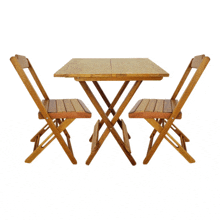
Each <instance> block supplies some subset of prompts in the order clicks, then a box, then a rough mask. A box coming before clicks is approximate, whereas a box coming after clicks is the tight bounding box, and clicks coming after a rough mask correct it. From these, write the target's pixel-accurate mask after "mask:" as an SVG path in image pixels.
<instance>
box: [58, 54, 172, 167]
mask: <svg viewBox="0 0 220 220" xmlns="http://www.w3.org/2000/svg"><path fill="white" fill-rule="evenodd" d="M54 76H55V77H74V79H75V80H76V81H78V82H79V83H80V84H81V86H82V87H83V89H84V91H85V92H86V94H87V95H88V97H89V99H90V100H91V102H92V103H93V105H94V107H95V108H96V110H97V111H98V113H99V114H100V116H101V118H102V120H101V121H99V120H98V121H97V123H96V125H95V127H94V132H93V135H92V137H91V138H90V141H92V150H91V154H90V156H89V157H88V159H87V161H86V164H87V165H89V164H90V162H91V161H92V159H93V158H94V156H95V155H96V153H97V152H98V150H99V148H100V147H101V146H102V144H103V142H104V141H105V139H106V137H107V136H108V134H109V133H110V132H111V133H112V135H113V136H114V138H115V139H116V141H117V142H118V144H119V146H120V147H121V149H122V150H123V152H124V153H125V155H126V156H127V158H128V159H129V161H130V162H131V164H132V165H135V164H136V162H135V160H134V158H133V157H132V155H131V150H130V145H129V140H128V139H129V138H130V135H129V134H128V132H127V128H126V125H125V123H124V121H123V120H120V119H119V117H120V116H121V114H122V112H123V111H124V109H125V108H126V106H127V105H128V103H129V101H130V100H131V98H132V97H133V95H134V94H135V92H136V91H137V89H138V88H139V86H140V84H141V83H142V81H143V80H162V79H163V77H167V76H169V74H168V73H167V72H166V71H164V70H163V69H162V68H160V67H159V66H158V65H156V64H155V63H154V62H152V61H151V60H149V59H147V58H128V59H126V58H124V59H120V58H114V59H107V58H106V59H83V58H82V59H71V60H70V61H69V62H68V63H67V64H65V65H64V66H63V67H62V68H61V69H60V70H58V71H57V72H56V73H55V74H54ZM86 81H92V82H93V84H94V85H95V87H96V89H97V90H98V92H99V93H100V95H101V97H102V98H103V100H104V101H105V103H106V105H107V106H108V110H107V111H106V112H104V111H103V109H102V107H101V105H100V104H99V102H98V101H97V99H96V97H95V96H94V94H93V93H92V91H91V90H90V88H89V86H88V84H87V82H86ZM97 81H124V83H123V85H122V87H121V89H120V90H119V91H118V93H117V95H116V96H115V98H114V100H113V101H112V103H110V102H109V100H108V98H107V96H106V95H105V93H104V92H103V90H102V88H101V87H100V85H99V83H98V82H97ZM130 81H135V83H134V85H133V87H132V88H131V90H130V91H129V92H128V95H127V96H126V98H125V99H124V101H123V102H122V104H121V105H120V107H119V109H118V111H117V112H116V111H115V110H114V106H115V105H116V103H117V102H118V100H119V98H120V97H121V95H122V93H123V92H124V90H125V88H126V87H127V85H128V83H129V82H130ZM110 113H112V114H113V118H112V120H111V121H110V120H109V118H108V116H109V114H110ZM116 122H117V123H118V124H119V125H120V127H121V128H122V131H123V140H122V138H121V137H120V136H119V134H118V133H117V131H116V130H115V128H114V125H115V124H116ZM104 123H105V124H106V126H107V128H106V129H105V131H104V132H103V134H102V135H101V137H100V138H99V139H98V134H99V130H100V128H101V127H102V125H103V124H104Z"/></svg>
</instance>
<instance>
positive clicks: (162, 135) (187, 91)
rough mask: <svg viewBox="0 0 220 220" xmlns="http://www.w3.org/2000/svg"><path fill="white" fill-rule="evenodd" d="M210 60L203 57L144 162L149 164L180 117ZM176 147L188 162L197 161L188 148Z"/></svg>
mask: <svg viewBox="0 0 220 220" xmlns="http://www.w3.org/2000/svg"><path fill="white" fill-rule="evenodd" d="M209 61H210V58H209V57H204V58H203V60H202V62H201V63H200V65H199V67H198V68H197V70H196V72H195V74H194V75H193V77H192V79H191V80H190V82H189V84H188V86H187V87H186V89H185V91H184V93H183V94H182V96H181V98H180V100H179V102H178V103H177V105H176V107H175V108H174V110H173V112H172V114H171V116H170V117H169V119H168V120H167V122H166V125H165V126H164V128H163V129H162V130H161V132H160V134H159V136H158V138H157V140H156V141H155V142H154V145H153V146H152V148H151V150H150V151H149V152H148V154H147V156H146V157H145V159H144V162H143V163H144V164H147V163H148V162H149V161H150V159H151V158H152V156H153V154H154V153H155V151H156V150H157V148H158V146H159V145H160V143H161V141H162V140H163V138H166V135H167V134H168V130H169V129H170V128H171V126H172V125H173V122H174V120H175V119H176V118H177V117H178V114H179V113H180V111H181V109H182V107H183V106H184V104H185V102H186V101H187V99H188V98H189V96H190V94H191V92H192V90H193V89H194V87H195V85H196V83H197V82H198V80H199V78H200V77H201V75H202V73H203V72H204V70H205V68H206V66H207V65H208V63H209ZM146 120H147V121H148V122H149V123H151V121H149V119H146ZM152 126H153V127H154V125H152ZM175 149H176V150H181V151H182V152H180V153H181V154H182V155H183V156H184V157H185V159H186V160H188V162H190V163H193V162H195V160H194V159H193V158H192V157H191V156H190V155H189V154H188V153H187V152H186V150H185V149H184V148H183V147H182V146H180V147H175Z"/></svg>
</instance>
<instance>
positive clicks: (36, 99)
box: [10, 57, 49, 118]
mask: <svg viewBox="0 0 220 220" xmlns="http://www.w3.org/2000/svg"><path fill="white" fill-rule="evenodd" d="M10 61H11V62H12V64H13V66H14V68H15V70H16V71H17V73H18V75H19V76H20V78H21V80H22V82H23V83H24V85H25V87H26V89H27V90H28V92H29V94H30V95H31V97H32V99H33V100H34V102H35V104H36V105H37V107H38V108H39V110H40V112H41V113H42V115H43V116H44V118H48V117H49V115H48V113H47V111H46V109H45V107H44V105H43V103H42V102H41V100H40V98H39V96H38V94H37V93H36V91H35V89H34V87H33V86H32V84H31V82H30V81H29V79H28V77H27V75H26V74H25V72H24V70H23V68H22V67H21V65H20V62H19V61H18V59H17V58H16V57H11V58H10Z"/></svg>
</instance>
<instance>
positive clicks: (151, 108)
mask: <svg viewBox="0 0 220 220" xmlns="http://www.w3.org/2000/svg"><path fill="white" fill-rule="evenodd" d="M156 102H157V100H156V99H150V101H149V103H148V105H147V107H146V109H145V112H153V111H154V109H155V105H156Z"/></svg>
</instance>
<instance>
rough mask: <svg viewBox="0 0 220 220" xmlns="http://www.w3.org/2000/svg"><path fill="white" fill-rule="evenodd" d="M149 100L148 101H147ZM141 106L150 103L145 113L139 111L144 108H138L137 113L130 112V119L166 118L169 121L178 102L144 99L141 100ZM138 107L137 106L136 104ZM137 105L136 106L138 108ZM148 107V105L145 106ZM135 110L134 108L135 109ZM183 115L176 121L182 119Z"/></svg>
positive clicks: (179, 115)
mask: <svg viewBox="0 0 220 220" xmlns="http://www.w3.org/2000/svg"><path fill="white" fill-rule="evenodd" d="M146 100H147V101H146ZM140 101H141V104H142V105H143V103H145V104H146V103H148V105H147V107H146V109H145V111H144V112H142V111H139V110H140V109H142V107H140V108H139V106H140V105H141V104H139V106H138V108H139V109H138V108H137V109H136V110H135V111H130V112H129V117H130V118H166V119H168V118H169V117H170V116H171V114H172V112H173V110H174V109H175V107H176V105H177V103H178V101H177V100H163V99H143V100H139V103H140ZM136 105H137V104H136ZM136 105H135V106H136ZM145 106H146V105H145ZM133 109H134V108H133ZM181 118H182V113H181V112H180V113H179V114H178V116H177V117H176V119H181Z"/></svg>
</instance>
